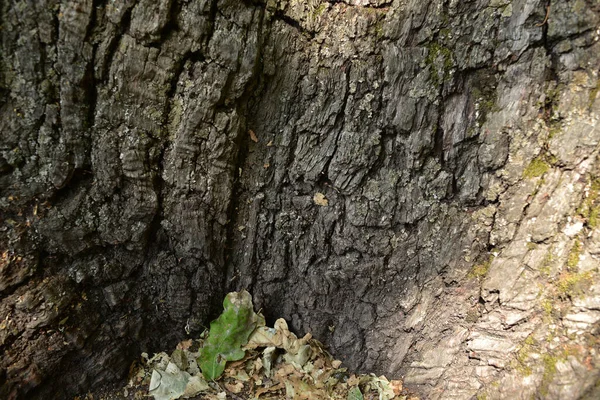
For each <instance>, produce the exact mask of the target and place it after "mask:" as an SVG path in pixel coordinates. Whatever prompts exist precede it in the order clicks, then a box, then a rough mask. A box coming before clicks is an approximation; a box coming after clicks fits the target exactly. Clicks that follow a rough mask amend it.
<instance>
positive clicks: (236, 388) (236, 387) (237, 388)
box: [225, 382, 244, 394]
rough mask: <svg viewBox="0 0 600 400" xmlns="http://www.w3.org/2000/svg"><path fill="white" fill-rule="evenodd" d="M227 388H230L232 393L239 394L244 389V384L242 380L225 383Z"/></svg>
mask: <svg viewBox="0 0 600 400" xmlns="http://www.w3.org/2000/svg"><path fill="white" fill-rule="evenodd" d="M225 389H227V390H229V391H230V392H231V393H236V394H237V393H240V392H241V391H242V390H244V384H243V383H242V382H237V383H225Z"/></svg>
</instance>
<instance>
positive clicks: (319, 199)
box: [313, 192, 329, 207]
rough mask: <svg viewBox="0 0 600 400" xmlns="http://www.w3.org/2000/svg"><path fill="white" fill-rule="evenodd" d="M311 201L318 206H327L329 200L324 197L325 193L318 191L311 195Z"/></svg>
mask: <svg viewBox="0 0 600 400" xmlns="http://www.w3.org/2000/svg"><path fill="white" fill-rule="evenodd" d="M313 201H314V202H315V204H316V205H318V206H323V207H327V206H328V205H329V200H327V198H326V197H325V195H324V194H323V193H319V192H317V193H315V195H314V197H313Z"/></svg>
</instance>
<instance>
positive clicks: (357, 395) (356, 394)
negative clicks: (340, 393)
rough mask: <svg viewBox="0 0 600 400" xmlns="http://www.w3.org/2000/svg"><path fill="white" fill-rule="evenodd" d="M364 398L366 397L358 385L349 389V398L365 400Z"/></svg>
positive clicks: (349, 399) (351, 399) (350, 399)
mask: <svg viewBox="0 0 600 400" xmlns="http://www.w3.org/2000/svg"><path fill="white" fill-rule="evenodd" d="M363 399H364V397H363V394H362V392H361V391H360V389H359V388H358V386H355V387H353V388H351V389H350V390H349V391H348V400H363Z"/></svg>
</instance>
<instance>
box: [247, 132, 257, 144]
mask: <svg viewBox="0 0 600 400" xmlns="http://www.w3.org/2000/svg"><path fill="white" fill-rule="evenodd" d="M248 134H249V135H250V139H252V141H253V142H254V143H258V138H257V137H256V133H254V131H253V130H252V129H248Z"/></svg>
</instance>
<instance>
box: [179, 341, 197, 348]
mask: <svg viewBox="0 0 600 400" xmlns="http://www.w3.org/2000/svg"><path fill="white" fill-rule="evenodd" d="M192 343H194V342H193V341H192V339H188V340H184V341H183V342H179V344H178V345H177V348H178V349H180V350H187V349H189V348H190V347H192Z"/></svg>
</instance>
